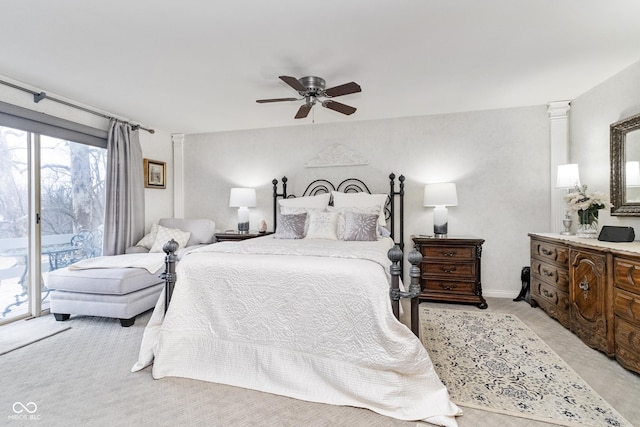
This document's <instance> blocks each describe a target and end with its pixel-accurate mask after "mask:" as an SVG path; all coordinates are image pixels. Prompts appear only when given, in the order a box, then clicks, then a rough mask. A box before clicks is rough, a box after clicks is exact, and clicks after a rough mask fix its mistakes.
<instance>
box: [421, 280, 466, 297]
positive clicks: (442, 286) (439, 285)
mask: <svg viewBox="0 0 640 427" xmlns="http://www.w3.org/2000/svg"><path fill="white" fill-rule="evenodd" d="M424 289H425V290H426V291H428V292H446V293H454V294H473V293H474V292H475V284H474V283H473V282H458V281H451V280H434V279H427V281H426V283H425V287H424Z"/></svg>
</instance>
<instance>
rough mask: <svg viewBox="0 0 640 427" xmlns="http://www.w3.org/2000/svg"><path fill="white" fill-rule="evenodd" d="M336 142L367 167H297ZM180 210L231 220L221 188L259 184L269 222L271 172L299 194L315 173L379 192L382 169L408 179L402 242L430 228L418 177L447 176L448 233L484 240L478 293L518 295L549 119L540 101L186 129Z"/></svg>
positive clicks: (537, 218)
mask: <svg viewBox="0 0 640 427" xmlns="http://www.w3.org/2000/svg"><path fill="white" fill-rule="evenodd" d="M336 143H339V144H343V145H345V146H347V147H348V148H350V149H352V150H355V151H357V152H359V153H361V154H363V155H364V156H365V157H367V158H368V160H369V164H368V165H366V166H349V167H333V168H305V167H304V164H305V162H306V161H307V160H310V159H312V158H314V157H316V155H317V154H318V153H319V152H320V151H321V150H322V149H324V148H325V147H327V146H329V145H332V144H336ZM184 160H185V165H186V166H185V173H184V184H185V194H184V196H185V197H184V200H185V206H184V212H185V217H192V218H193V217H205V218H211V219H213V220H215V221H216V224H217V228H219V229H220V230H225V229H235V228H236V212H235V209H233V208H229V207H228V198H229V189H230V188H231V187H236V186H251V187H256V188H257V190H258V207H257V208H255V209H253V210H252V214H251V227H252V228H256V227H257V223H258V221H259V219H260V218H265V219H266V220H267V222H268V223H269V225H270V227H272V224H273V220H272V209H273V208H272V206H273V204H272V198H271V194H272V185H271V180H272V179H273V178H278V179H280V178H281V177H282V176H287V177H288V178H289V183H290V186H289V190H290V192H291V193H298V194H299V193H301V192H302V191H303V190H304V186H306V184H308V183H309V182H310V181H311V180H313V179H316V178H331V179H332V180H334V179H335V181H337V182H340V181H341V180H342V179H345V178H350V177H355V178H361V179H363V180H365V181H366V182H367V183H371V190H372V191H373V192H387V191H388V180H387V176H388V175H389V173H390V172H395V173H396V175H400V174H404V175H405V177H406V187H405V190H406V198H405V203H406V205H405V209H406V212H405V220H406V222H405V234H406V235H405V242H409V236H410V235H411V234H422V233H429V234H432V232H433V225H432V224H433V223H432V212H433V210H432V208H425V207H423V206H422V195H423V188H424V184H425V183H430V182H443V181H453V182H455V183H456V184H457V188H458V199H459V206H457V207H452V208H450V209H449V233H450V234H451V235H474V236H478V237H481V238H484V239H485V240H486V242H485V244H484V248H483V249H484V250H483V255H482V269H483V270H482V282H483V290H484V294H485V295H486V296H504V297H514V296H515V295H517V294H518V292H519V290H520V287H521V284H520V269H521V268H522V267H523V266H525V265H529V243H528V236H527V233H528V232H532V231H537V232H544V231H549V214H548V212H549V209H550V195H549V191H548V189H549V186H550V183H549V175H550V174H549V123H548V118H547V111H546V106H535V107H527V108H513V109H505V110H494V111H483V112H469V113H460V114H447V115H437V116H425V117H410V118H402V119H391V120H380V121H364V122H358V121H354V122H350V123H340V124H313V125H307V126H292V127H284V128H273V129H260V130H248V131H235V132H220V133H210V134H198V135H186V136H185V142H184Z"/></svg>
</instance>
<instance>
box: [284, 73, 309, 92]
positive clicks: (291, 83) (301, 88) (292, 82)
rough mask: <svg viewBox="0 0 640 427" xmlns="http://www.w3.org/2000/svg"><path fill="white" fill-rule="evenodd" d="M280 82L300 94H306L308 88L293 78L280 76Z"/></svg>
mask: <svg viewBox="0 0 640 427" xmlns="http://www.w3.org/2000/svg"><path fill="white" fill-rule="evenodd" d="M280 80H282V81H283V82H285V83H286V84H288V85H289V86H291V87H292V88H294V89H295V90H296V91H298V92H306V91H307V88H306V87H304V86H303V85H302V83H300V82H299V81H298V79H296V78H295V77H291V76H280Z"/></svg>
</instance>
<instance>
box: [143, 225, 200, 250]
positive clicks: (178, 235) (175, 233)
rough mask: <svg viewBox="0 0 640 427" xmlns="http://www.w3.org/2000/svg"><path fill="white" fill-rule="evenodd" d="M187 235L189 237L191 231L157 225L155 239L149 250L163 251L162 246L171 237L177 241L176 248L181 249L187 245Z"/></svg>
mask: <svg viewBox="0 0 640 427" xmlns="http://www.w3.org/2000/svg"><path fill="white" fill-rule="evenodd" d="M189 237H191V233H190V232H188V231H182V230H178V229H177V228H166V227H163V226H161V225H158V233H157V234H156V240H155V242H153V246H152V247H151V249H150V250H149V252H163V250H162V247H163V246H164V244H165V243H167V242H168V241H169V240H171V239H173V240H175V241H176V242H178V250H180V249H183V248H184V247H186V246H187V242H188V241H189Z"/></svg>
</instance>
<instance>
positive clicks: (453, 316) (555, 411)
mask: <svg viewBox="0 0 640 427" xmlns="http://www.w3.org/2000/svg"><path fill="white" fill-rule="evenodd" d="M420 322H421V337H422V342H423V344H424V346H425V347H426V349H427V350H428V352H429V355H430V356H431V359H432V361H433V364H434V367H435V369H436V372H437V373H438V375H439V376H440V379H441V380H442V382H443V383H444V384H445V385H446V386H447V388H448V389H449V393H450V394H451V398H452V400H453V401H454V402H455V403H456V404H459V405H461V406H467V407H471V408H476V409H482V410H487V411H493V412H498V413H503V414H509V415H514V416H519V417H523V418H528V419H532V420H538V421H543V422H549V423H553V424H558V425H565V426H631V424H630V423H629V422H628V421H626V420H625V419H624V418H623V417H622V416H621V415H620V414H619V413H618V412H617V411H616V410H615V409H613V408H612V407H611V406H610V405H609V404H608V403H607V402H605V401H604V399H602V398H601V397H600V396H599V395H598V394H597V393H596V392H595V391H594V390H593V389H592V388H591V387H590V386H589V385H588V384H587V383H586V382H585V381H584V380H582V378H580V376H578V374H576V373H575V371H573V370H572V369H571V368H570V367H569V365H567V363H565V362H564V361H563V360H562V359H561V358H560V357H559V356H558V355H557V354H556V353H555V352H554V351H553V350H552V349H551V348H550V347H549V346H548V345H547V344H545V342H544V341H542V339H540V338H539V337H538V336H537V335H536V334H535V333H534V332H533V331H532V330H531V329H530V328H529V327H528V326H527V325H525V324H524V323H522V322H521V321H520V320H519V319H518V318H517V317H516V316H514V315H511V314H501V313H488V312H480V311H475V312H471V311H460V310H447V309H433V308H428V306H426V305H422V306H421V307H420Z"/></svg>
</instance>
